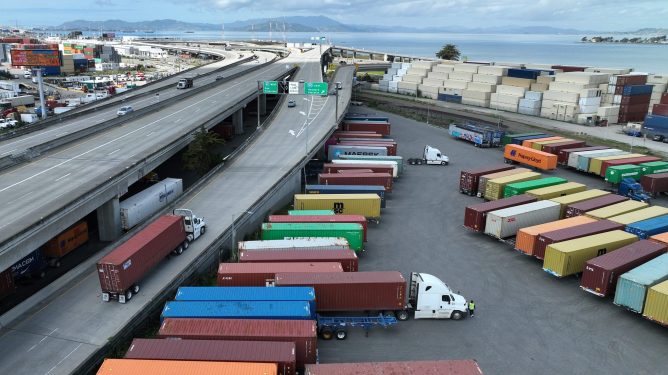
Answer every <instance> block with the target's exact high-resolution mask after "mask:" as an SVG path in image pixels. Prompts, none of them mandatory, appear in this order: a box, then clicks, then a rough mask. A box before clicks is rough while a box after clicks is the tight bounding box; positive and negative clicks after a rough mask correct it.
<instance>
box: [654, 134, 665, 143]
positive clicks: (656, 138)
mask: <svg viewBox="0 0 668 375" xmlns="http://www.w3.org/2000/svg"><path fill="white" fill-rule="evenodd" d="M665 139H666V137H664V136H663V135H661V134H655V135H654V137H652V140H653V141H657V142H663V141H664V140H665Z"/></svg>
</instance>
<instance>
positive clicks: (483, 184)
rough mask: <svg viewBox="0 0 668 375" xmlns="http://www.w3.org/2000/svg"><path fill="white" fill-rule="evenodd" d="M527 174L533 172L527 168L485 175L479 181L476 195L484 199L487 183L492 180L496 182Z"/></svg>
mask: <svg viewBox="0 0 668 375" xmlns="http://www.w3.org/2000/svg"><path fill="white" fill-rule="evenodd" d="M526 172H531V170H530V169H527V168H515V169H509V170H506V171H501V172H495V173H491V174H485V175H482V176H480V178H479V180H478V192H477V193H476V195H477V196H478V197H484V196H485V191H486V189H487V181H490V180H495V179H497V178H501V177H507V176H512V175H515V174H520V173H526Z"/></svg>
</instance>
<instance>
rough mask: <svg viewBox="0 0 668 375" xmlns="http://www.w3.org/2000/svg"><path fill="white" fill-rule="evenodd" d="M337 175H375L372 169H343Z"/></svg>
mask: <svg viewBox="0 0 668 375" xmlns="http://www.w3.org/2000/svg"><path fill="white" fill-rule="evenodd" d="M336 173H374V171H373V170H372V169H342V170H340V171H337V172H336Z"/></svg>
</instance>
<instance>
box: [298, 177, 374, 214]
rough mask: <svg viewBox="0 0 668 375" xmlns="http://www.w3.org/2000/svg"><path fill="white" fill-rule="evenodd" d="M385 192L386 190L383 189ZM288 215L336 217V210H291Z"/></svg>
mask: <svg viewBox="0 0 668 375" xmlns="http://www.w3.org/2000/svg"><path fill="white" fill-rule="evenodd" d="M307 186H308V185H307ZM383 191H385V189H383ZM288 215H290V216H310V215H334V210H289V211H288Z"/></svg>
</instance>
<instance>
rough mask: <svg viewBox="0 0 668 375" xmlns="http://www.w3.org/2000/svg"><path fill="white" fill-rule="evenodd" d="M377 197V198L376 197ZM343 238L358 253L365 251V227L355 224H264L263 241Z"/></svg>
mask: <svg viewBox="0 0 668 375" xmlns="http://www.w3.org/2000/svg"><path fill="white" fill-rule="evenodd" d="M376 197H377V196H376ZM312 237H343V238H345V239H347V240H348V243H349V244H350V248H351V249H353V250H355V251H356V252H358V253H359V252H361V251H363V250H364V227H362V225H360V224H355V223H275V224H272V223H264V224H262V233H261V238H262V240H291V239H300V238H312Z"/></svg>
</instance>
